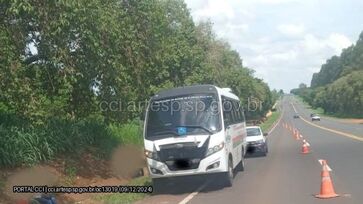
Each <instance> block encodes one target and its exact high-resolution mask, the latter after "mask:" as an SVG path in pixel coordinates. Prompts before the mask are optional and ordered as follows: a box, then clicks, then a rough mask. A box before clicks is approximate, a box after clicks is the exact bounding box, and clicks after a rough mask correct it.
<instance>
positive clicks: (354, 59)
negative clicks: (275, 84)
mask: <svg viewBox="0 0 363 204" xmlns="http://www.w3.org/2000/svg"><path fill="white" fill-rule="evenodd" d="M362 90H363V32H362V33H361V35H360V37H359V39H358V41H357V42H356V43H355V44H354V45H352V46H350V47H348V48H346V49H344V50H343V52H342V54H341V55H340V56H333V57H332V58H330V59H328V60H327V62H326V63H325V64H323V65H322V67H321V70H320V71H319V72H318V73H315V74H314V75H313V78H312V80H311V84H310V87H307V85H305V84H300V86H299V88H297V89H293V90H291V93H293V94H296V95H298V96H300V97H301V98H302V99H303V100H304V101H306V102H307V103H308V104H309V105H310V106H311V107H312V109H318V111H323V113H324V114H325V115H329V116H334V117H343V118H363V91H362ZM319 108H320V109H319Z"/></svg>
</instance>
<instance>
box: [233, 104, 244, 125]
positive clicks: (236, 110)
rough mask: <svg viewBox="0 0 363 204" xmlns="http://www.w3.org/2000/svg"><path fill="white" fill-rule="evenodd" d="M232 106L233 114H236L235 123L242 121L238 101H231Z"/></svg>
mask: <svg viewBox="0 0 363 204" xmlns="http://www.w3.org/2000/svg"><path fill="white" fill-rule="evenodd" d="M233 106H234V113H235V116H236V122H235V123H240V122H242V115H241V112H240V111H239V103H238V101H233Z"/></svg>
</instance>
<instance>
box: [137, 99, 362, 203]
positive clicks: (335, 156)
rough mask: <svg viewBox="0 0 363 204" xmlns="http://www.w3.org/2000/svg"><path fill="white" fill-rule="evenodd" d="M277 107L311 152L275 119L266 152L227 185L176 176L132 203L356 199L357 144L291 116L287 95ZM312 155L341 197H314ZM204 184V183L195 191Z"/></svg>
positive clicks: (317, 180)
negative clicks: (324, 166)
mask: <svg viewBox="0 0 363 204" xmlns="http://www.w3.org/2000/svg"><path fill="white" fill-rule="evenodd" d="M282 105H283V108H284V114H283V118H282V122H287V123H289V124H291V125H293V126H295V127H296V128H298V129H299V131H300V132H301V134H302V135H303V136H304V137H305V138H306V139H307V140H308V142H309V143H310V144H311V148H312V153H311V154H308V155H302V154H300V149H301V144H302V143H301V141H297V140H295V138H294V137H293V136H292V133H291V132H290V131H289V130H287V129H286V128H284V127H283V126H282V125H281V123H280V124H279V125H278V126H277V127H276V129H275V130H274V131H273V132H272V133H271V134H270V135H269V149H270V153H269V155H268V156H267V157H259V156H258V155H251V156H250V157H249V158H247V160H246V170H245V171H244V172H239V173H237V174H236V177H235V180H234V184H233V187H231V188H223V187H222V186H220V184H219V181H218V180H216V179H214V178H208V177H207V178H205V179H194V178H188V179H182V180H180V181H175V182H173V181H172V182H170V183H168V186H166V187H165V189H167V190H166V191H164V192H162V193H161V194H158V195H154V196H151V197H149V198H147V199H146V200H143V201H141V202H138V203H183V204H185V203H191V204H199V203H200V204H202V203H203V204H204V203H208V204H214V203H254V204H265V203H271V204H274V203H276V204H284V203H286V204H290V203H294V204H300V203H301V204H303V203H304V204H306V203H332V204H338V203H362V201H363V188H362V183H363V174H362V173H361V172H363V171H362V170H363V148H362V145H363V143H362V142H360V141H356V140H353V139H350V138H347V137H342V136H340V135H337V134H334V133H331V132H328V131H326V130H322V129H319V128H317V127H314V126H311V125H309V124H307V123H305V122H304V121H302V120H300V119H293V117H292V116H293V114H294V110H293V107H292V106H291V98H289V97H285V99H284V100H283V103H282ZM318 159H327V160H328V164H329V166H330V167H331V168H332V169H333V171H332V172H331V174H332V179H333V182H334V184H335V185H334V186H335V190H336V192H337V193H341V194H343V195H342V196H341V197H338V198H333V199H329V200H320V199H317V198H315V197H314V196H313V195H314V194H316V193H318V192H319V190H320V181H321V178H320V171H321V165H320V164H319V162H318ZM205 182H207V185H206V186H205V187H204V188H202V189H198V188H199V187H200V186H202V185H203V184H204V183H205ZM186 201H188V202H186Z"/></svg>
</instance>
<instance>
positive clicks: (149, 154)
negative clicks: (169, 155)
mask: <svg viewBox="0 0 363 204" xmlns="http://www.w3.org/2000/svg"><path fill="white" fill-rule="evenodd" d="M145 156H146V157H147V158H149V159H153V160H159V157H158V154H157V152H152V151H149V150H145Z"/></svg>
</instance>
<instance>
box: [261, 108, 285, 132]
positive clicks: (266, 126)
mask: <svg viewBox="0 0 363 204" xmlns="http://www.w3.org/2000/svg"><path fill="white" fill-rule="evenodd" d="M280 115H281V112H280V111H273V112H272V114H271V115H270V116H269V117H268V118H267V120H265V121H264V122H262V123H261V125H260V127H261V129H262V131H263V132H268V131H269V130H270V129H271V128H272V127H273V125H274V124H275V123H276V122H277V121H278V120H279V118H280Z"/></svg>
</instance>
